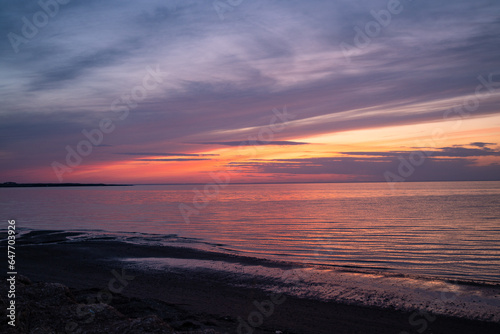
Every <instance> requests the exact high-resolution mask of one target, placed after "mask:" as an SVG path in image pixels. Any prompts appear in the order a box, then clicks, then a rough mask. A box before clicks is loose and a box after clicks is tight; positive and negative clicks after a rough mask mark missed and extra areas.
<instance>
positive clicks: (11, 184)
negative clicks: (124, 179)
mask: <svg viewBox="0 0 500 334" xmlns="http://www.w3.org/2000/svg"><path fill="white" fill-rule="evenodd" d="M113 186H117V187H120V186H121V187H123V186H132V184H105V183H16V182H4V183H0V188H15V187H113Z"/></svg>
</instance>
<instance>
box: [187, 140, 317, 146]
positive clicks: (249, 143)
mask: <svg viewBox="0 0 500 334" xmlns="http://www.w3.org/2000/svg"><path fill="white" fill-rule="evenodd" d="M192 144H202V145H224V146H257V145H279V146H287V145H308V144H309V143H304V142H297V141H288V140H271V141H263V140H255V141H252V140H244V141H222V142H205V143H192Z"/></svg>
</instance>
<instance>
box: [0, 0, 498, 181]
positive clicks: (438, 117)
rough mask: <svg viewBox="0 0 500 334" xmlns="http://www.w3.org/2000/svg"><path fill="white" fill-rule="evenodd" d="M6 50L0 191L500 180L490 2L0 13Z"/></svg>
mask: <svg viewBox="0 0 500 334" xmlns="http://www.w3.org/2000/svg"><path fill="white" fill-rule="evenodd" d="M0 32H1V38H0V54H1V56H0V71H1V73H2V75H1V76H0V101H1V103H0V106H1V107H0V161H1V164H0V176H1V177H0V182H7V181H12V182H107V183H136V184H149V183H205V182H223V181H221V180H227V181H229V180H230V182H243V183H251V182H360V181H361V182H364V181H381V182H386V181H387V182H388V183H389V184H397V183H398V182H405V181H440V180H444V181H453V180H500V164H499V163H500V136H499V134H500V35H499V32H500V2H498V1H496V0H490V1H486V0H476V1H470V0H465V1H464V0H453V1H452V0H449V1H448V0H446V1H445V0H433V1H431V0H412V1H411V0H401V1H398V0H380V1H379V0H329V1H326V0H323V1H319V0H316V1H314V0H313V1H311V0H307V1H306V0H302V1H298V0H295V1H294V0H286V1H285V0H281V1H278V0H267V1H263V0H216V1H211V0H210V1H190V0H183V1H180V0H161V1H160V0H158V1H156V0H148V1H140V2H139V1H102V0H100V1H96V0H89V1H76V0H73V1H70V0H58V1H56V0H41V1H31V0H27V1H17V0H0ZM217 180H218V181H217ZM224 182H226V181H224Z"/></svg>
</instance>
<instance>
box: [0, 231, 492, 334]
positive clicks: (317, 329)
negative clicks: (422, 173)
mask: <svg viewBox="0 0 500 334" xmlns="http://www.w3.org/2000/svg"><path fill="white" fill-rule="evenodd" d="M74 234H75V233H73V232H62V231H59V232H56V231H36V232H30V233H28V234H26V235H24V236H23V237H21V238H20V239H19V240H18V249H19V250H18V255H17V256H18V273H19V274H20V275H23V276H25V277H27V278H29V280H30V281H31V284H28V285H26V286H27V287H29V286H31V287H32V288H34V286H33V284H37V282H45V283H60V284H63V285H65V286H67V287H68V288H69V291H70V295H71V296H72V297H71V298H73V301H74V302H76V303H77V304H78V305H84V304H98V305H101V308H102V307H104V306H106V307H108V306H109V307H113V308H114V309H116V310H117V312H119V313H120V314H121V315H123V317H125V318H126V319H128V320H127V321H128V322H127V323H128V324H132V323H133V320H134V319H135V320H137V319H138V318H140V319H142V320H141V321H145V320H144V319H146V320H147V317H151V316H154V321H153V322H154V323H155V324H156V325H158V326H160V325H163V323H164V324H166V325H167V327H165V329H164V330H165V332H169V331H170V332H177V333H188V332H191V333H196V331H198V332H199V333H202V332H203V331H205V332H207V333H210V332H212V333H280V332H281V333H401V334H402V333H472V332H475V333H498V332H499V330H500V324H499V323H498V322H492V321H474V320H469V319H463V318H457V317H449V316H444V315H433V314H430V313H425V312H424V313H418V312H417V313H416V312H415V311H414V312H404V311H400V310H395V309H393V308H390V307H388V308H379V307H366V306H359V305H354V304H352V303H351V305H349V304H345V303H338V302H335V301H325V300H317V299H310V298H298V297H296V296H293V295H289V294H279V293H278V294H277V293H269V292H268V291H266V289H262V288H261V287H262V286H265V285H269V284H276V282H268V281H265V280H266V278H265V277H263V276H254V277H251V276H249V275H236V276H235V275H231V274H228V273H227V272H226V271H216V270H200V269H199V268H198V269H196V268H186V267H184V268H181V269H177V270H157V269H151V268H150V267H147V266H145V267H141V266H130V265H128V264H127V261H124V259H130V258H134V259H137V258H143V259H145V260H146V259H151V258H169V259H178V260H179V261H184V262H186V261H190V260H197V261H223V262H224V263H227V264H229V265H231V264H234V265H236V264H238V265H243V266H253V265H258V266H259V267H262V268H280V269H292V267H294V266H296V265H294V264H288V263H284V262H272V261H267V260H262V259H256V258H251V257H242V256H235V255H230V254H223V253H215V252H209V251H200V250H195V249H189V248H183V247H169V246H153V245H141V244H131V243H125V242H121V241H117V240H113V239H111V240H106V239H105V238H102V239H99V238H95V239H91V240H82V241H75V240H72V241H68V237H70V236H72V235H74ZM18 284H19V286H20V289H21V290H22V289H23V288H26V286H24V287H23V284H24V283H22V282H20V283H18ZM278 284H279V282H278ZM35 291H36V289H35ZM3 295H4V294H3V293H2V296H3ZM20 298H21V297H20ZM30 300H31V302H32V300H34V299H33V298H31V299H30ZM30 300H28V301H27V304H28V305H29V304H30V303H31V302H30ZM2 301H3V300H2ZM82 307H83V306H82ZM49 309H50V308H49ZM83 309H84V308H80V310H83ZM4 310H5V308H4ZM17 312H18V313H17V314H18V319H17V321H18V329H19V328H20V326H22V325H23V324H24V325H25V326H27V325H26V324H27V323H29V322H30V321H35V319H36V317H34V318H33V317H30V318H23V309H22V307H21V306H20V307H19V308H18V310H17ZM87 312H91V311H87ZM92 312H97V313H96V314H97V315H98V314H99V308H98V307H96V310H95V311H92ZM89 317H90V313H85V312H84V311H81V312H80V314H79V317H77V318H79V319H73V320H72V324H71V325H70V330H68V329H67V326H68V319H64V318H63V317H57V318H55V319H57V320H54V322H52V323H50V324H45V326H46V327H45V330H47V331H45V332H44V331H33V333H65V332H69V333H71V332H75V333H76V332H78V329H82V328H85V330H86V331H84V332H86V333H98V331H93V330H94V329H92V328H93V327H92V323H90V324H88V323H86V322H87V321H89V319H90V318H89ZM145 317H146V318H145ZM97 318H98V317H96V319H97ZM79 321H80V322H81V323H79ZM150 322H151V321H150ZM150 322H149V323H150ZM74 323H76V327H75V328H73V327H74V326H75V325H74ZM137 323H138V322H137V321H136V322H135V324H136V325H137ZM139 323H140V322H139ZM156 325H155V326H156ZM2 326H4V328H5V326H6V324H5V323H4V324H2ZM72 326H73V327H72ZM160 327H161V326H160ZM160 327H158V328H160ZM48 328H50V329H48ZM116 328H118V327H116ZM151 328H153V327H151ZM158 328H155V329H151V331H150V332H151V333H154V332H156V333H161V331H160V329H158ZM9 330H10V332H12V333H22V332H19V331H17V332H16V331H15V330H11V329H9ZM95 330H97V329H95ZM116 332H117V333H118V331H116ZM119 332H120V333H123V332H124V330H123V328H122V329H120V331H119ZM125 332H126V331H125ZM132 332H134V331H131V333H132ZM136 332H138V331H137V330H136ZM146 332H147V331H146ZM146 332H145V333H146ZM110 333H112V332H110Z"/></svg>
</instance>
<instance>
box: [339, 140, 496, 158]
mask: <svg viewBox="0 0 500 334" xmlns="http://www.w3.org/2000/svg"><path fill="white" fill-rule="evenodd" d="M470 145H471V146H478V147H480V148H479V149H478V148H467V147H462V146H458V145H457V146H453V147H441V148H438V149H437V150H429V149H422V148H416V150H415V151H416V152H420V151H423V152H425V154H426V155H427V156H433V157H461V158H466V157H488V156H500V149H499V150H494V149H491V148H488V147H485V146H487V145H495V144H493V143H482V142H475V143H471V144H470ZM424 150H425V151H424ZM340 153H342V154H346V155H355V156H378V157H399V156H407V155H409V154H410V153H411V151H410V152H408V151H389V152H340Z"/></svg>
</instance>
